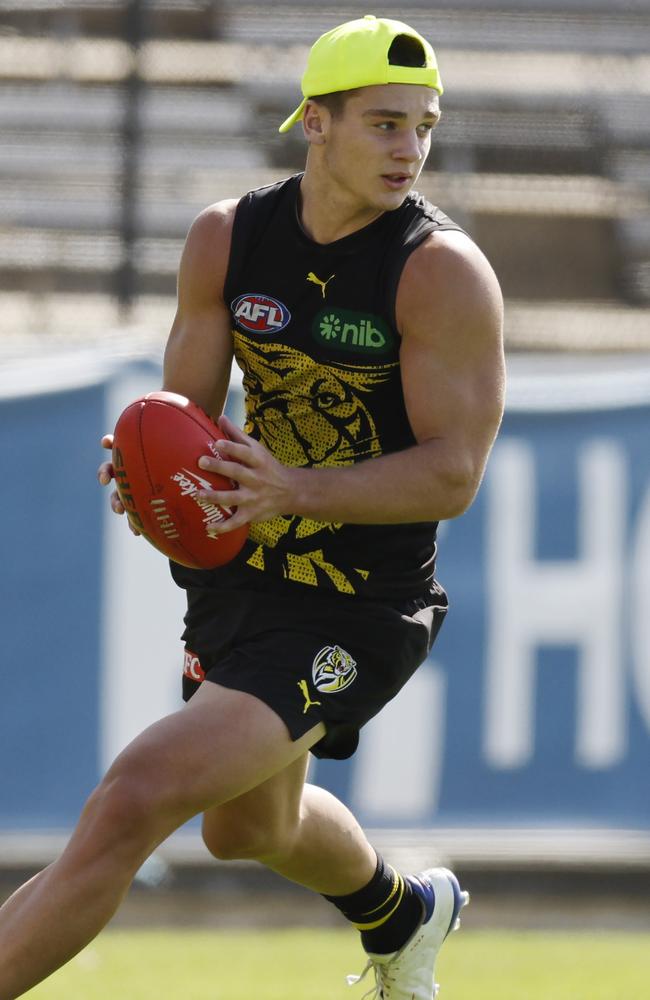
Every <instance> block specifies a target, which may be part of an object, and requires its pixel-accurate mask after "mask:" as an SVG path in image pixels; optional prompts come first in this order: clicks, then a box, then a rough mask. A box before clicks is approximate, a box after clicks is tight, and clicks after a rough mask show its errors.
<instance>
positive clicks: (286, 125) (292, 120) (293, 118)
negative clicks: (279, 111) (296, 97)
mask: <svg viewBox="0 0 650 1000" xmlns="http://www.w3.org/2000/svg"><path fill="white" fill-rule="evenodd" d="M306 103H307V98H306V97H305V99H304V100H303V101H302V102H301V103H300V104H299V105H298V107H297V108H296V110H295V111H294V113H293V114H292V115H289V117H288V118H287V119H286V121H283V122H282V124H281V125H280V128H279V129H278V132H288V131H289V129H290V128H293V126H294V125H295V124H296V122H299V121H300V120H301V119H302V114H303V111H304V110H305V104H306Z"/></svg>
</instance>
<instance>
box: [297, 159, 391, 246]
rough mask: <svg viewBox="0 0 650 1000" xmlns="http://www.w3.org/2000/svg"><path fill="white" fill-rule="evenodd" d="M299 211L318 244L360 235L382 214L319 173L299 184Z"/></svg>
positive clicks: (310, 172)
mask: <svg viewBox="0 0 650 1000" xmlns="http://www.w3.org/2000/svg"><path fill="white" fill-rule="evenodd" d="M298 212H299V217H300V222H301V225H302V228H303V229H304V231H305V232H306V234H307V235H308V236H309V237H310V238H311V239H312V240H314V242H315V243H322V244H326V243H334V241H335V240H340V239H343V237H344V236H349V235H350V234H351V233H356V232H358V230H359V229H363V228H364V226H367V225H369V224H370V223H371V222H373V221H374V220H375V219H377V218H379V216H380V215H382V214H383V212H382V211H381V209H377V208H376V207H375V206H371V205H360V204H359V202H358V200H357V199H355V198H354V197H353V196H352V195H346V193H345V192H343V191H341V190H340V188H338V187H337V185H336V184H334V183H332V181H331V179H329V178H328V177H327V176H324V175H323V174H322V173H321V172H320V171H318V170H313V169H312V170H310V169H309V167H308V169H307V170H306V171H305V175H304V177H303V178H302V181H301V184H300V197H299V204H298Z"/></svg>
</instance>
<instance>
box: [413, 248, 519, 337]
mask: <svg viewBox="0 0 650 1000" xmlns="http://www.w3.org/2000/svg"><path fill="white" fill-rule="evenodd" d="M396 305H397V310H396V311H397V320H398V326H399V328H400V331H401V332H402V334H403V335H404V334H406V333H407V332H408V331H413V330H416V331H418V335H419V336H429V335H433V331H434V330H435V331H440V330H442V329H449V330H455V331H456V332H457V333H458V334H459V333H460V331H461V329H462V328H466V329H487V330H490V331H492V332H494V333H496V334H497V335H499V334H500V331H501V328H502V322H503V298H502V294H501V288H500V286H499V281H498V279H497V277H496V274H495V272H494V270H493V268H492V266H491V264H490V262H489V261H488V259H487V257H486V256H485V254H484V253H483V252H482V251H481V250H480V248H479V247H478V246H477V245H476V243H474V241H473V240H472V239H471V238H470V237H469V236H468V235H467V234H466V233H464V232H462V231H460V230H452V229H449V230H442V231H434V232H432V233H431V234H430V235H429V236H427V237H426V239H424V240H423V241H422V243H421V244H420V245H419V246H418V247H417V248H416V249H415V250H414V251H413V253H411V255H410V256H409V258H408V260H407V261H406V264H405V266H404V269H403V272H402V275H401V278H400V282H399V286H398V293H397V304H396ZM427 331H429V332H427Z"/></svg>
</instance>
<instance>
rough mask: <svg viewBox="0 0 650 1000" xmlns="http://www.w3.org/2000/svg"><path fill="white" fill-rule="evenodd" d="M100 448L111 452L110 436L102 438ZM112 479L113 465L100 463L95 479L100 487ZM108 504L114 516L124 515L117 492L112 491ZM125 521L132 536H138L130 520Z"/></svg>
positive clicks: (107, 484)
mask: <svg viewBox="0 0 650 1000" xmlns="http://www.w3.org/2000/svg"><path fill="white" fill-rule="evenodd" d="M102 448H106V449H107V450H108V451H111V450H112V448H113V435H112V434H104V437H103V438H102ZM114 478H115V473H114V471H113V463H112V462H102V464H101V465H100V466H99V468H98V469H97V479H98V480H99V483H100V485H101V486H109V485H110V483H111V482H112V481H113V479H114ZM110 503H111V510H112V511H113V513H114V514H124V505H123V503H122V501H121V500H120V496H119V493H118V492H117V490H113V492H112V493H111V496H110ZM127 520H128V521H129V528H130V529H131V531H132V532H133V534H134V535H139V534H140V532H139V531H137V529H136V528H134V527H133V525H132V524H131V520H130V519H128V518H127Z"/></svg>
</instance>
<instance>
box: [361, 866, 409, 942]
mask: <svg viewBox="0 0 650 1000" xmlns="http://www.w3.org/2000/svg"><path fill="white" fill-rule="evenodd" d="M396 892H399V896H398V897H397V902H396V903H395V905H394V906H393V907H391V909H390V910H389V911H388V913H385V914H384V916H383V917H379V918H378V919H377V920H374V921H372V922H371V923H369V924H366V923H363V924H357V923H355V924H354V926H355V927H356V929H357V930H358V931H374V930H375V928H377V927H381V925H382V924H385V923H386V921H387V920H388V919H389V918H390V917H392V915H393V913H394V912H395V910H396V909H397V907H398V906H399V904H400V903H401V902H402V897H403V895H404V879H403V878H402V876H401V875H398V874H397V872H396V873H395V881H394V883H393V888H392V890H391V892H390V894H389V895H388V896H387V897H386V899H385V900H384V902H383V903H382V904H381V906H376V907H375V909H374V910H369V911H368V916H370V915H371V914H372V913H376V912H377V910H381V909H383V907H384V906H387V905H388V903H390V901H391V899H392V898H393V896H394V895H395V893H396Z"/></svg>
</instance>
